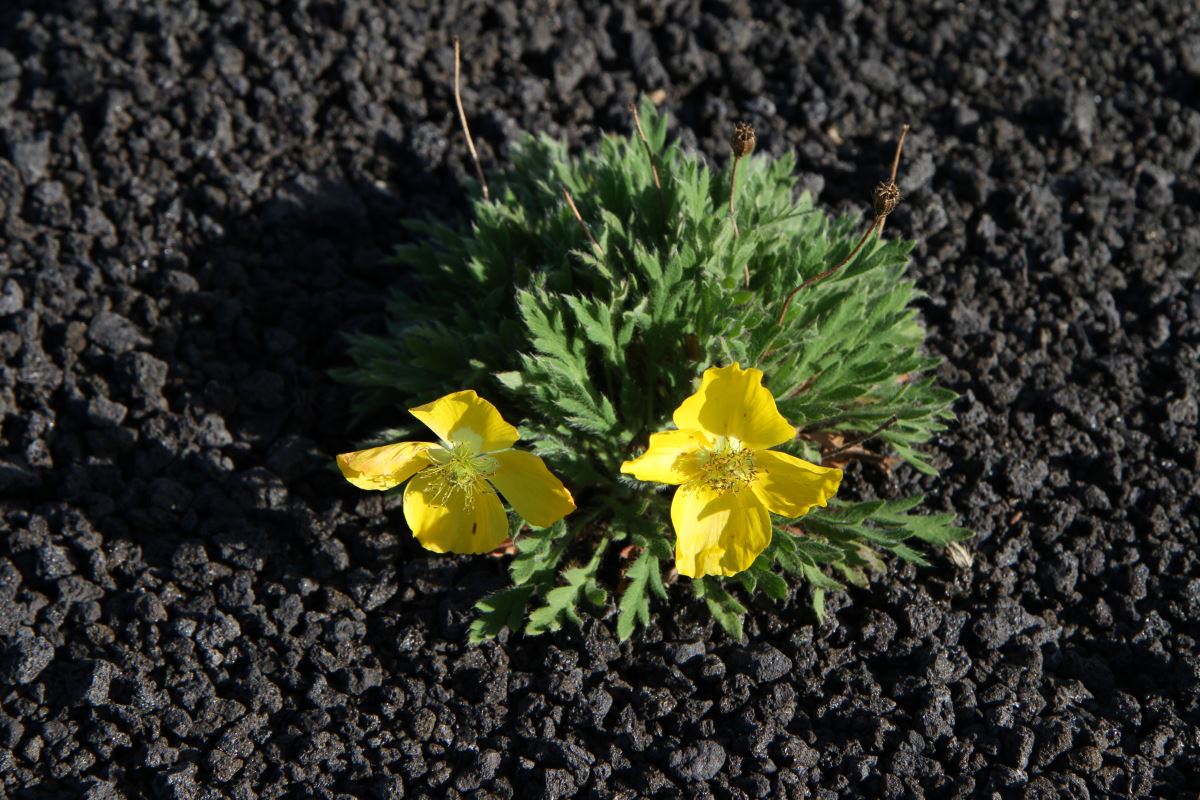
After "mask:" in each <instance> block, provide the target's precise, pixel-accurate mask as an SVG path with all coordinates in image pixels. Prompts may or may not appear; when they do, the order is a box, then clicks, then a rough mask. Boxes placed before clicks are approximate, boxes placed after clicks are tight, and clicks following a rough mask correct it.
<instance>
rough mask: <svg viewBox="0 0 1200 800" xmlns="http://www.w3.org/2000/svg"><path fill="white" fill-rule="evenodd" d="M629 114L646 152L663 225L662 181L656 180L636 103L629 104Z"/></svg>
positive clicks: (664, 210) (651, 152) (656, 172)
mask: <svg viewBox="0 0 1200 800" xmlns="http://www.w3.org/2000/svg"><path fill="white" fill-rule="evenodd" d="M629 113H630V114H632V115H633V125H634V127H635V128H637V134H638V139H640V140H641V142H642V147H644V148H645V150H646V160H647V161H649V162H650V174H651V175H653V176H654V190H655V191H656V192H657V193H658V210H659V212H661V214H662V220H663V223H664V224H665V223H666V221H667V203H666V200H664V199H663V191H662V181H660V180H659V179H658V167H657V166H656V165H655V163H654V152H653V151H652V150H651V149H650V140H649V139H647V138H646V131H644V130H643V129H642V118H641V116H639V115H638V110H637V103H630V104H629Z"/></svg>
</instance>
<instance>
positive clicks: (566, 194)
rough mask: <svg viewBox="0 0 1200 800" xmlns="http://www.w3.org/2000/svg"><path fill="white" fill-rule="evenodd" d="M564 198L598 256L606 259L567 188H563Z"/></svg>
mask: <svg viewBox="0 0 1200 800" xmlns="http://www.w3.org/2000/svg"><path fill="white" fill-rule="evenodd" d="M562 191H563V197H565V198H566V199H567V205H568V206H570V207H571V213H572V214H574V215H575V221H576V222H578V223H579V227H580V228H582V229H583V235H584V236H586V237H587V239H588V241H589V242H591V243H592V247H593V248H594V249H595V250H596V255H598V256H600V257H601V258H603V257H604V249H603V248H602V247H600V243H599V242H597V241H596V237H595V236H593V235H592V229H591V228H589V227H588V224H587V223H586V222H584V221H583V215H582V214H580V213H579V206H577V205H575V198H574V197H572V196H571V191H570V190H569V189H568V188H567V187H565V186H564V187H562Z"/></svg>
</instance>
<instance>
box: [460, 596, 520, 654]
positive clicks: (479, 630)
mask: <svg viewBox="0 0 1200 800" xmlns="http://www.w3.org/2000/svg"><path fill="white" fill-rule="evenodd" d="M532 594H533V587H532V586H514V587H512V588H511V589H504V590H502V591H499V592H497V593H496V594H493V595H489V596H488V597H485V598H484V599H482V600H480V601H479V602H478V603H476V604H475V608H476V609H478V610H479V612H480V614H479V617H478V618H477V619H476V620H475V621H474V622H472V623H471V628H470V630H469V632H468V634H467V636H468V639H469V640H470V642H471V644H479V643H481V642H486V641H488V640H490V639H495V638H496V637H497V636H498V635H499V634H500V631H502V630H504V629H505V628H508V629H509V630H517V629H519V628H520V627H521V619H522V618H523V617H524V616H525V603H526V602H527V601H528V600H529V597H530V596H531V595H532Z"/></svg>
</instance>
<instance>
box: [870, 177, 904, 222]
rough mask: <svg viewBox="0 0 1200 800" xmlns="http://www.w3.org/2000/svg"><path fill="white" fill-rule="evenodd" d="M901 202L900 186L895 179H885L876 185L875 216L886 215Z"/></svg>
mask: <svg viewBox="0 0 1200 800" xmlns="http://www.w3.org/2000/svg"><path fill="white" fill-rule="evenodd" d="M899 203H900V187H899V186H897V185H896V182H895V181H883V182H882V183H880V184H879V185H878V186H876V187H875V216H877V217H886V216H887V215H888V214H891V213H892V212H893V211H895V210H896V206H897V205H899Z"/></svg>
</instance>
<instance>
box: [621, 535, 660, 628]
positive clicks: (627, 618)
mask: <svg viewBox="0 0 1200 800" xmlns="http://www.w3.org/2000/svg"><path fill="white" fill-rule="evenodd" d="M625 579H626V580H627V581H628V584H626V586H625V591H624V592H622V593H621V603H620V607H619V613H618V615H617V636H618V637H619V638H620V639H621V641H625V640H626V639H628V638H629V637H630V636H631V635H632V634H633V630H634V628H635V627H636V626H637V624H638V623H641V624H642V625H649V624H650V592H651V591H655V592H656V593H657V590H656V587H657V588H662V590H663V593H664V594H665V593H666V590H665V588H663V587H662V575H661V574H660V571H659V564H658V557H657V556H656V555H655V554H654V553H653V552H652V551H651V550H650V549H649V548H645V549H643V550H642V552H641V555H639V556H638V557H637V559H635V560H634V562H633V564H631V565H630V567H629V569H628V570H627V571H626V572H625Z"/></svg>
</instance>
